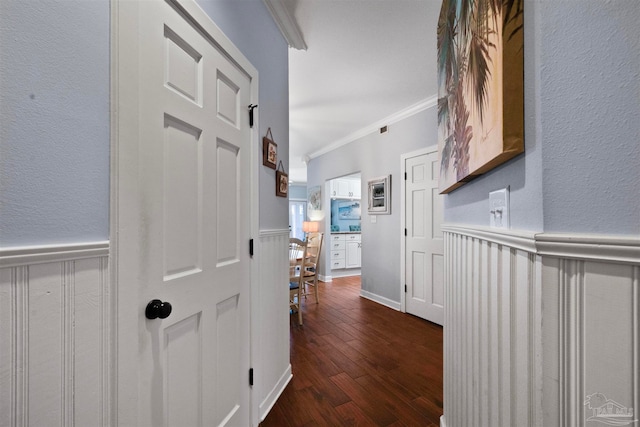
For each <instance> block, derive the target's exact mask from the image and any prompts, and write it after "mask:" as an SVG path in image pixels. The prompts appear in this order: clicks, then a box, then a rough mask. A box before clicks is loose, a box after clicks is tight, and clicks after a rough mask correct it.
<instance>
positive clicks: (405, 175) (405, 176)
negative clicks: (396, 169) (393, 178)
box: [404, 172, 407, 181]
mask: <svg viewBox="0 0 640 427" xmlns="http://www.w3.org/2000/svg"><path fill="white" fill-rule="evenodd" d="M404 180H405V181H406V180H407V173H406V172H405V173H404Z"/></svg>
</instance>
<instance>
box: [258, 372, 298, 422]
mask: <svg viewBox="0 0 640 427" xmlns="http://www.w3.org/2000/svg"><path fill="white" fill-rule="evenodd" d="M291 378H293V374H292V373H291V365H289V366H288V367H287V369H286V370H285V371H284V373H283V374H282V376H281V377H280V379H279V380H278V382H277V383H276V385H275V386H274V387H273V388H272V389H271V391H270V392H269V393H268V394H267V397H266V398H265V399H264V400H263V401H262V403H261V404H260V422H263V421H264V420H265V418H267V415H269V412H270V411H271V408H273V405H275V404H276V402H277V401H278V398H279V397H280V395H281V394H282V392H283V391H284V389H285V388H286V387H287V384H289V381H291Z"/></svg>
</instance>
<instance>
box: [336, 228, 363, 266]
mask: <svg viewBox="0 0 640 427" xmlns="http://www.w3.org/2000/svg"><path fill="white" fill-rule="evenodd" d="M329 244H330V246H329V251H330V254H331V269H332V270H337V269H340V268H360V265H361V255H362V243H361V241H360V234H358V233H343V234H332V235H331V239H330V243H329Z"/></svg>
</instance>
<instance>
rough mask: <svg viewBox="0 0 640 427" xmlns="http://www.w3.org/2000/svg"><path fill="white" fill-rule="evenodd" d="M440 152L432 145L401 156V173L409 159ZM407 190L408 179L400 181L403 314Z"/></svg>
mask: <svg viewBox="0 0 640 427" xmlns="http://www.w3.org/2000/svg"><path fill="white" fill-rule="evenodd" d="M437 151H438V146H437V145H432V146H430V147H426V148H421V149H419V150H415V151H411V152H409V153H404V154H402V155H401V156H400V171H401V173H403V174H404V173H406V170H405V169H404V164H405V162H406V161H407V159H410V158H411V157H417V156H422V155H427V154H431V153H435V152H437ZM406 189H407V181H406V179H401V180H400V236H401V237H402V244H401V245H400V262H401V267H400V295H401V297H400V311H401V312H403V313H406V312H407V293H406V292H405V291H404V287H405V286H406V279H407V273H406V270H405V269H406V266H407V254H406V246H407V245H406V244H407V242H406V236H405V234H404V230H405V228H406V226H407V225H406V220H405V217H406V213H407V200H406V194H405V192H406Z"/></svg>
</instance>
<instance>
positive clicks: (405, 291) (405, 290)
mask: <svg viewBox="0 0 640 427" xmlns="http://www.w3.org/2000/svg"><path fill="white" fill-rule="evenodd" d="M404 293H405V294H406V293H407V284H406V283H405V285H404Z"/></svg>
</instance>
